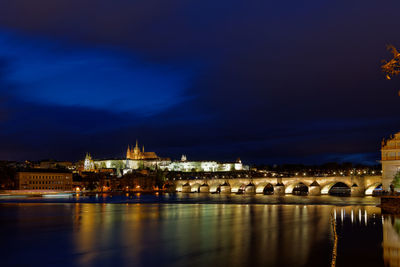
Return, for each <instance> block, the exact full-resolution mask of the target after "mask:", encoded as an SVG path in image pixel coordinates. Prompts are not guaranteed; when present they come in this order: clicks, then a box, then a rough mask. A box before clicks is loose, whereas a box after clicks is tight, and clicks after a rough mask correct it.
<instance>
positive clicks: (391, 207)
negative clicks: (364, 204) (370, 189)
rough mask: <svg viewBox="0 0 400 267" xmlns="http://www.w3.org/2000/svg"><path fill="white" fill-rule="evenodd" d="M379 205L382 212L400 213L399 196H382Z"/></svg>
mask: <svg viewBox="0 0 400 267" xmlns="http://www.w3.org/2000/svg"><path fill="white" fill-rule="evenodd" d="M380 207H381V209H382V212H383V213H389V214H400V196H382V197H381V205H380Z"/></svg>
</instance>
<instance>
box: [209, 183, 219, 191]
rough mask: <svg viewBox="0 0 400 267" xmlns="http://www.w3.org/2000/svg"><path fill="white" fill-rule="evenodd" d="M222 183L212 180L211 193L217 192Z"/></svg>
mask: <svg viewBox="0 0 400 267" xmlns="http://www.w3.org/2000/svg"><path fill="white" fill-rule="evenodd" d="M220 185H221V183H219V182H212V183H210V184H209V187H210V193H216V192H217V191H218V189H219V187H220Z"/></svg>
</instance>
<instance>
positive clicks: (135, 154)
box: [126, 141, 158, 160]
mask: <svg viewBox="0 0 400 267" xmlns="http://www.w3.org/2000/svg"><path fill="white" fill-rule="evenodd" d="M126 158H127V159H153V160H154V159H158V156H157V155H156V153H155V152H144V146H143V148H142V151H140V148H139V146H138V141H136V146H135V147H134V148H133V149H131V148H130V147H129V146H128V149H127V151H126Z"/></svg>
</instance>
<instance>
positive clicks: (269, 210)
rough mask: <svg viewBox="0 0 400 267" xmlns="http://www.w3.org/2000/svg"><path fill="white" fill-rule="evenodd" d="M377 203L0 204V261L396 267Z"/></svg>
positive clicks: (389, 225)
mask: <svg viewBox="0 0 400 267" xmlns="http://www.w3.org/2000/svg"><path fill="white" fill-rule="evenodd" d="M317 198H319V199H318V200H317ZM197 202H198V203H197ZM346 203H347V204H346ZM349 203H350V204H349ZM378 203H379V199H378V198H373V197H364V198H353V197H347V198H340V197H330V196H326V197H302V196H285V197H275V196H262V195H256V196H245V195H229V196H223V195H207V196H199V194H189V195H185V194H177V195H128V196H125V195H121V196H110V195H97V196H96V195H93V196H79V197H76V196H63V197H58V198H54V197H28V198H26V197H18V198H15V197H8V198H4V197H3V198H0V240H1V250H0V259H1V261H0V262H1V266H37V265H41V266H161V265H162V266H191V267H194V266H333V265H335V266H400V258H399V256H400V234H399V233H400V218H397V217H394V216H389V215H382V214H381V210H380V208H378V207H376V205H377V204H378Z"/></svg>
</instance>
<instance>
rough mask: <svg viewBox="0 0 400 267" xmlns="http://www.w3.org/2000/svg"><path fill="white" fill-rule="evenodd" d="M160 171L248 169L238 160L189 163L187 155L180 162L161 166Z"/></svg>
mask: <svg viewBox="0 0 400 267" xmlns="http://www.w3.org/2000/svg"><path fill="white" fill-rule="evenodd" d="M159 167H160V169H162V170H168V171H179V172H221V171H222V172H223V171H242V170H244V169H247V167H244V166H243V164H242V161H241V160H240V159H238V160H237V161H236V162H224V163H220V162H217V161H188V160H187V157H186V155H182V158H181V160H180V161H174V162H170V163H169V164H168V165H162V164H161V165H160V166H159Z"/></svg>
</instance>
